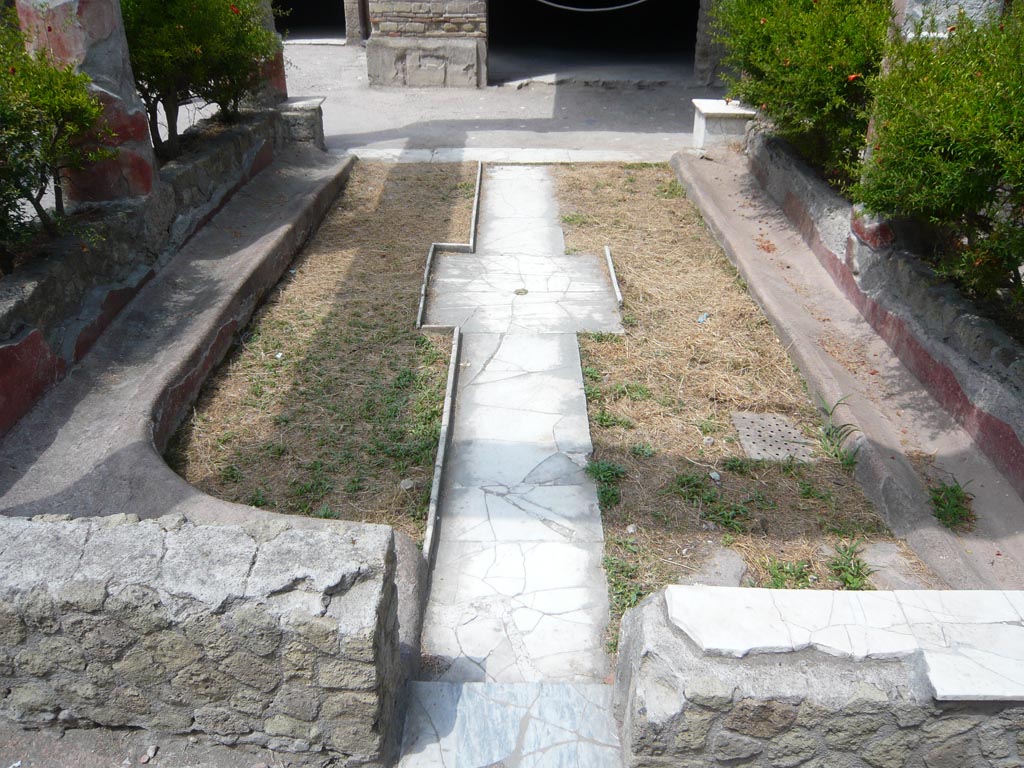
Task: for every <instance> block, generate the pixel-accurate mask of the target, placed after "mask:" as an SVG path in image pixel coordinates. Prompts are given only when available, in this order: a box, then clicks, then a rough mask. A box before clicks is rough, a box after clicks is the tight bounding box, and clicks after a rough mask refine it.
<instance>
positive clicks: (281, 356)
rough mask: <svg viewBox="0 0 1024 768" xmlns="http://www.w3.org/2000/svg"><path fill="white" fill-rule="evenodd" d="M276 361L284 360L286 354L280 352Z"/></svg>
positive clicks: (275, 356) (275, 357)
mask: <svg viewBox="0 0 1024 768" xmlns="http://www.w3.org/2000/svg"><path fill="white" fill-rule="evenodd" d="M274 359H275V360H284V352H278V353H277V354H276V355H274Z"/></svg>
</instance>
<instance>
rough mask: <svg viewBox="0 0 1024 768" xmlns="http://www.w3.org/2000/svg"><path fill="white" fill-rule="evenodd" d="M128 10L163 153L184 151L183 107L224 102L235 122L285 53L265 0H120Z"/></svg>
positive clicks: (138, 76) (138, 74)
mask: <svg viewBox="0 0 1024 768" xmlns="http://www.w3.org/2000/svg"><path fill="white" fill-rule="evenodd" d="M121 9H122V13H123V15H124V24H125V34H126V35H127V37H128V47H129V50H130V51H131V62H132V70H133V72H134V74H135V81H136V84H137V86H138V89H139V93H140V95H141V96H142V100H143V102H144V103H145V105H146V110H147V112H148V114H149V122H150V132H151V133H152V135H153V144H154V146H155V147H156V149H157V153H158V154H159V155H160V156H161V157H173V156H175V155H176V154H177V153H178V151H179V147H178V135H177V119H178V105H179V104H181V103H182V102H184V101H185V100H187V99H188V98H190V97H193V96H197V97H199V98H201V99H203V100H205V101H206V102H208V103H211V104H216V105H217V106H219V107H220V109H221V112H220V116H221V118H222V119H224V120H232V119H234V118H235V117H236V116H237V115H238V111H239V107H240V105H241V102H242V101H243V100H244V99H245V98H246V97H247V96H249V95H252V94H254V93H255V91H256V90H257V89H258V88H259V85H260V81H261V73H262V71H263V69H264V67H266V65H267V64H268V63H269V62H270V60H271V59H272V58H273V57H274V55H275V54H276V52H277V50H278V41H277V36H276V35H275V34H274V32H273V31H271V30H270V29H268V28H267V25H266V24H265V22H266V18H265V10H264V6H263V4H262V2H261V0H121ZM160 107H163V110H164V113H165V114H166V118H167V128H166V130H167V139H166V141H164V140H163V139H162V137H161V134H160V130H159V124H158V119H159V108H160Z"/></svg>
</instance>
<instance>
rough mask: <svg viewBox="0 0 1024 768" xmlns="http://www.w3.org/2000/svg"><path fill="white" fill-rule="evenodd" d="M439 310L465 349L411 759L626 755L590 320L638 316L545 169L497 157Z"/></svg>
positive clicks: (431, 307) (430, 316) (443, 283)
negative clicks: (585, 249)
mask: <svg viewBox="0 0 1024 768" xmlns="http://www.w3.org/2000/svg"><path fill="white" fill-rule="evenodd" d="M426 320H427V323H428V324H430V325H444V326H456V325H457V326H460V327H461V328H462V331H463V347H462V359H461V369H460V373H459V386H458V389H457V392H456V397H455V414H454V419H453V432H452V444H451V448H450V451H449V453H448V467H447V471H446V477H445V482H444V485H443V487H442V490H441V498H440V512H439V517H438V519H439V523H438V525H439V543H438V549H437V557H436V561H435V564H434V568H433V572H432V576H431V592H430V597H429V601H428V605H427V609H426V615H425V617H424V628H423V636H422V649H423V655H424V659H425V662H426V663H425V664H424V673H423V675H422V677H423V678H424V680H423V681H422V682H419V683H417V684H416V685H415V686H414V689H413V696H412V701H411V703H410V712H409V715H408V722H407V726H406V737H405V747H404V758H403V761H402V763H401V765H402V766H403V768H415V767H418V766H452V765H459V766H467V767H468V766H478V765H479V766H490V765H497V764H501V765H507V766H520V765H522V766H527V765H529V766H538V767H540V766H544V767H547V766H551V768H555V767H556V766H563V765H572V766H576V765H588V766H595V768H603V767H604V766H608V767H609V768H611V767H612V766H617V765H619V751H618V741H617V739H616V737H615V729H614V724H613V721H612V718H611V716H610V712H609V706H610V690H609V689H608V687H607V686H606V685H605V684H604V683H606V681H607V679H608V676H609V674H610V667H609V659H608V656H607V654H606V653H605V649H604V648H605V630H606V627H607V624H608V592H607V583H606V581H605V575H604V571H603V569H602V564H601V563H602V557H603V552H604V535H603V532H602V528H601V515H600V510H599V509H598V504H597V489H596V487H595V485H594V483H593V481H592V480H591V479H590V478H589V477H588V476H587V475H586V473H585V471H584V469H585V467H586V464H587V459H588V457H589V455H590V453H591V452H592V450H593V446H592V444H591V440H590V430H589V426H588V421H587V404H586V398H585V396H584V392H583V375H582V370H581V367H580V356H579V347H578V344H577V340H576V333H577V332H579V331H604V332H613V333H621V332H622V326H621V320H620V316H619V310H618V306H617V304H616V301H615V297H614V293H613V290H612V286H611V283H610V280H609V277H608V275H607V272H606V270H605V268H604V265H603V262H602V261H601V260H600V259H599V258H598V257H595V256H576V255H572V256H567V255H565V242H564V240H563V237H562V230H561V227H560V225H559V218H558V208H557V205H556V203H555V198H554V192H553V184H552V180H551V177H550V175H549V173H548V170H547V169H546V168H543V167H537V166H495V167H489V168H488V169H487V170H486V171H485V176H484V183H483V196H482V200H481V218H480V230H479V232H478V239H477V253H475V254H444V255H442V256H439V258H438V260H437V262H436V263H435V267H434V274H433V276H432V279H431V285H430V293H429V296H428V303H427V316H426ZM496 709H498V710H500V711H501V712H502V718H501V720H500V722H496V721H495V718H494V716H493V712H494V711H495V710H496ZM595 713H597V714H595ZM595 718H596V719H595ZM506 720H508V722H507V723H506V722H505V721H506ZM513 721H514V722H513ZM595 728H596V731H595ZM524 739H525V741H524Z"/></svg>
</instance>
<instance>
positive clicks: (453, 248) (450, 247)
mask: <svg viewBox="0 0 1024 768" xmlns="http://www.w3.org/2000/svg"><path fill="white" fill-rule="evenodd" d="M483 178H484V164H483V163H482V162H478V163H477V164H476V191H475V192H474V194H473V217H472V219H471V220H470V224H469V242H468V243H431V244H430V249H429V250H428V251H427V263H426V266H425V267H424V268H423V282H422V283H421V284H420V306H419V309H418V310H417V311H416V327H417V328H423V317H424V316H425V315H426V312H427V288H428V287H429V286H430V271H431V269H433V266H434V256H435V255H436V254H437V253H439V252H442V251H444V252H448V253H476V230H477V222H478V221H479V219H480V190H481V186H482V184H483Z"/></svg>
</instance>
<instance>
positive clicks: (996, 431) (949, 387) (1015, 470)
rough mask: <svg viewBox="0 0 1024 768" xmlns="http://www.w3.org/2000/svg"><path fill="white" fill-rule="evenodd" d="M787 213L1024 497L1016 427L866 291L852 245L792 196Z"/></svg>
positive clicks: (1023, 459)
mask: <svg viewBox="0 0 1024 768" xmlns="http://www.w3.org/2000/svg"><path fill="white" fill-rule="evenodd" d="M754 175H755V177H757V178H758V179H759V180H761V182H762V185H763V184H764V181H763V179H764V172H763V170H761V169H758V168H755V169H754ZM782 209H783V212H784V213H785V214H786V217H787V218H788V219H789V220H790V222H792V224H793V225H794V226H795V227H796V228H797V229H799V230H800V233H801V234H802V236H803V238H804V241H805V242H806V243H807V245H808V246H809V247H810V248H811V250H812V251H813V252H814V254H815V256H816V257H817V258H818V261H819V262H820V263H821V265H822V266H823V267H824V268H825V270H826V271H827V272H828V273H829V275H830V276H831V278H832V280H833V281H834V282H835V284H836V286H838V288H839V289H840V290H841V291H842V292H843V295H844V296H846V298H847V299H849V300H850V302H851V303H852V304H853V305H854V306H855V307H856V308H857V311H858V312H860V314H861V315H862V316H863V317H864V319H865V320H867V321H868V323H869V324H870V325H871V327H872V328H874V329H875V332H876V333H878V335H879V336H881V337H882V338H883V339H884V340H885V342H886V343H887V344H888V345H889V347H890V348H891V349H892V350H893V352H895V353H896V356H897V357H899V359H900V360H901V361H902V362H903V364H904V365H906V366H907V368H909V369H910V371H911V372H912V373H913V374H914V375H915V376H916V377H917V378H918V380H919V381H920V382H921V383H922V384H924V386H925V387H926V388H927V389H928V391H929V392H930V393H931V394H932V396H933V397H934V398H935V399H936V400H937V401H938V402H939V404H940V405H941V406H942V407H943V408H944V409H946V411H947V412H948V413H949V414H950V415H951V416H952V417H953V418H954V419H955V420H956V421H957V423H959V424H960V425H961V426H963V428H964V429H966V430H967V432H968V434H970V435H971V437H973V438H974V441H975V443H976V444H977V445H978V447H979V448H980V449H981V450H982V452H983V453H984V454H985V455H986V456H988V457H989V458H990V459H991V460H992V461H993V463H995V465H996V467H998V468H999V471H1000V472H1002V473H1003V474H1004V475H1005V476H1006V478H1007V479H1008V480H1009V481H1010V483H1011V484H1012V485H1013V487H1014V488H1015V489H1016V490H1017V492H1018V493H1020V494H1021V495H1022V496H1024V444H1022V443H1021V441H1020V438H1019V437H1018V436H1017V433H1016V432H1015V431H1014V429H1013V427H1012V426H1011V425H1009V424H1007V423H1006V422H1004V421H1002V420H1001V419H998V418H996V417H995V416H993V415H992V414H990V413H988V412H987V411H985V410H983V409H982V408H980V407H978V406H977V405H975V404H974V403H973V402H972V401H971V399H970V397H969V396H968V395H967V393H966V392H965V391H964V389H963V387H962V386H961V385H960V382H959V381H958V380H957V378H956V375H955V374H954V373H953V370H952V369H951V368H950V367H949V366H947V365H945V364H943V363H942V362H940V361H939V360H937V359H936V358H935V357H934V356H933V355H932V354H931V353H930V352H929V351H928V350H927V349H926V348H925V347H924V345H923V344H922V343H921V342H920V340H919V339H918V338H917V336H915V335H914V333H913V331H912V330H911V329H910V328H909V327H908V326H907V324H906V323H905V322H904V321H903V319H902V318H900V317H898V316H897V315H894V314H893V313H891V312H889V311H888V310H887V309H885V308H884V307H883V306H881V305H880V304H879V303H878V302H876V301H875V300H874V299H872V298H871V297H870V296H868V295H867V294H865V293H864V292H863V291H862V290H861V288H860V285H859V284H858V283H857V280H856V278H855V277H854V274H853V271H852V270H851V268H850V264H849V258H850V253H849V249H850V246H851V245H852V243H849V244H848V246H847V253H845V254H843V256H842V257H841V256H839V255H838V254H836V253H834V252H833V251H832V250H831V249H829V248H828V247H827V246H826V245H825V244H824V242H823V241H822V240H821V237H820V236H819V233H818V230H817V227H816V225H815V222H814V219H813V217H812V216H811V215H810V213H809V212H808V210H807V207H806V206H805V205H804V203H803V201H802V200H801V199H800V198H799V197H797V196H796V195H795V194H793V193H789V194H787V196H786V199H785V200H784V201H783V205H782ZM852 221H853V222H856V221H857V218H856V217H853V219H852Z"/></svg>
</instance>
